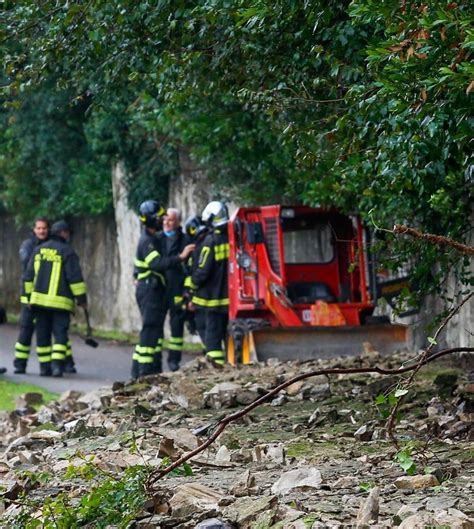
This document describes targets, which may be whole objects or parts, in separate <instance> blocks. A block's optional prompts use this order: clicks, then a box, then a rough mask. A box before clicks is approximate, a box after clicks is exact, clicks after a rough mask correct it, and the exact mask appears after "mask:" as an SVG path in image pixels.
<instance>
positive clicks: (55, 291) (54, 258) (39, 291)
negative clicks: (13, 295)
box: [22, 236, 87, 312]
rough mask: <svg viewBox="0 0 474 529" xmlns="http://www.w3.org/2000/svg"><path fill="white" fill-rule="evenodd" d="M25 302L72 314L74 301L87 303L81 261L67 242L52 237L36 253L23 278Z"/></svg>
mask: <svg viewBox="0 0 474 529" xmlns="http://www.w3.org/2000/svg"><path fill="white" fill-rule="evenodd" d="M22 298H23V299H25V300H28V301H29V303H30V305H36V306H38V307H45V308H49V309H57V310H67V311H70V312H72V311H73V310H74V298H75V299H76V301H77V302H78V303H85V302H86V300H87V298H86V285H85V283H84V279H83V278H82V272H81V267H80V265H79V258H78V256H77V254H76V252H75V251H74V250H73V249H72V248H71V246H69V244H68V243H67V242H66V241H65V240H64V239H61V238H60V237H57V236H53V237H52V238H51V240H49V241H47V242H45V243H43V244H41V245H40V246H38V247H37V248H36V249H35V251H34V252H33V255H32V257H31V259H30V262H29V263H28V267H27V269H26V272H25V274H24V277H23V294H22Z"/></svg>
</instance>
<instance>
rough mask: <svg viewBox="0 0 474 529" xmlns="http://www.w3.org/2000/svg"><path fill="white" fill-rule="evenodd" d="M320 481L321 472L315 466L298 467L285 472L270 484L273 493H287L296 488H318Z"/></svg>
mask: <svg viewBox="0 0 474 529" xmlns="http://www.w3.org/2000/svg"><path fill="white" fill-rule="evenodd" d="M321 483H322V478H321V472H320V471H319V470H318V469H317V468H313V467H306V468H298V469H296V470H290V471H289V472H285V473H284V474H283V475H282V476H281V477H280V479H279V480H278V481H276V482H275V483H274V484H273V486H272V489H271V490H272V493H273V494H281V495H283V494H287V493H288V492H289V491H290V490H293V489H297V488H313V489H319V488H320V486H321Z"/></svg>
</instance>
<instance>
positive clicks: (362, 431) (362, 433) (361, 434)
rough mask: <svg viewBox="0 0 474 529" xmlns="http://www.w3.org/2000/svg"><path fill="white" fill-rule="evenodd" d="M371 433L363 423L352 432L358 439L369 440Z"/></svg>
mask: <svg viewBox="0 0 474 529" xmlns="http://www.w3.org/2000/svg"><path fill="white" fill-rule="evenodd" d="M373 434H374V432H373V430H371V429H369V427H368V426H367V425H366V424H364V425H363V426H361V427H360V428H359V429H358V430H356V431H355V432H354V437H355V438H356V439H357V440H358V441H370V440H371V439H372V436H373Z"/></svg>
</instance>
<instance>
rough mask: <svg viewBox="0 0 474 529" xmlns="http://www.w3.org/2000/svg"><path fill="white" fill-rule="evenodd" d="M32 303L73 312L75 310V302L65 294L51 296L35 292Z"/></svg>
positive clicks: (32, 295)
mask: <svg viewBox="0 0 474 529" xmlns="http://www.w3.org/2000/svg"><path fill="white" fill-rule="evenodd" d="M30 303H31V305H39V306H40V307H48V308H50V309H60V310H68V311H71V312H72V311H73V310H74V302H73V300H72V299H70V298H66V297H64V296H49V295H48V294H42V293H41V292H33V294H31V300H30Z"/></svg>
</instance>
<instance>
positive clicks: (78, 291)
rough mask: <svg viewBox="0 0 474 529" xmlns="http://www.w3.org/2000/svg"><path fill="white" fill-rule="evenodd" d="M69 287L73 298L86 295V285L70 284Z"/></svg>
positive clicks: (82, 283) (81, 283)
mask: <svg viewBox="0 0 474 529" xmlns="http://www.w3.org/2000/svg"><path fill="white" fill-rule="evenodd" d="M69 287H70V288H71V292H72V294H73V296H82V294H85V293H86V284H85V283H84V282H83V281H81V282H80V283H71V284H70V285H69Z"/></svg>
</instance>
